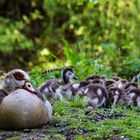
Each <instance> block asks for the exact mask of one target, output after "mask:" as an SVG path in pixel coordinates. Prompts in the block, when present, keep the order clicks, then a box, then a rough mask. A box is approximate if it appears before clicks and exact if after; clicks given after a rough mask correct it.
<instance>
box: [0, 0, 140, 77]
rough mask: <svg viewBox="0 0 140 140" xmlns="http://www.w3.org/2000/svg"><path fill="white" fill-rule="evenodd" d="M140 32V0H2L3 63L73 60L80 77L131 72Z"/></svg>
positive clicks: (138, 56)
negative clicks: (92, 74) (93, 74)
mask: <svg viewBox="0 0 140 140" xmlns="http://www.w3.org/2000/svg"><path fill="white" fill-rule="evenodd" d="M139 34H140V1H139V0H77V1H76V0H71V1H69V0H30V1H24V0H11V1H8V0H1V1H0V55H1V59H0V67H1V68H0V69H3V70H6V71H8V70H10V69H12V68H17V67H18V68H22V69H25V70H31V69H32V68H34V67H35V66H38V67H39V68H42V69H46V68H54V67H57V66H63V65H73V66H74V67H75V68H76V70H77V71H78V73H79V75H81V76H82V77H85V76H86V75H88V74H91V73H98V74H104V75H107V76H108V77H110V76H112V75H120V76H122V77H127V78H129V77H130V76H131V75H135V74H137V73H139V69H140V35H139ZM79 69H80V70H79Z"/></svg>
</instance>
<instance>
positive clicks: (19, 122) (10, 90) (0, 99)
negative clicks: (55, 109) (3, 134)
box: [0, 69, 52, 129]
mask: <svg viewBox="0 0 140 140" xmlns="http://www.w3.org/2000/svg"><path fill="white" fill-rule="evenodd" d="M29 81H30V78H29V75H28V74H27V73H26V72H24V71H23V70H20V69H14V70H12V71H10V72H9V73H8V74H7V75H6V77H5V78H4V81H3V82H2V83H1V85H0V129H24V128H34V127H37V126H40V125H42V124H44V123H47V122H48V121H49V120H50V119H51V115H52V107H51V104H50V103H49V102H48V101H43V99H42V97H41V95H40V93H39V92H38V91H37V90H36V89H34V88H33V87H32V85H31V84H30V83H29Z"/></svg>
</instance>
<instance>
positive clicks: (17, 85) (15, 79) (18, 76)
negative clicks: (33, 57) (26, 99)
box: [0, 69, 39, 95]
mask: <svg viewBox="0 0 140 140" xmlns="http://www.w3.org/2000/svg"><path fill="white" fill-rule="evenodd" d="M0 89H1V90H3V91H4V93H5V94H6V95H8V94H10V93H11V92H13V91H15V90H17V89H25V90H27V91H28V92H30V93H34V94H39V92H38V91H37V90H36V89H35V88H33V86H32V84H31V83H30V77H29V75H28V74H27V73H26V72H25V71H23V70H21V69H13V70H11V71H10V72H8V73H7V74H6V76H5V78H4V81H3V83H2V84H1V87H0Z"/></svg>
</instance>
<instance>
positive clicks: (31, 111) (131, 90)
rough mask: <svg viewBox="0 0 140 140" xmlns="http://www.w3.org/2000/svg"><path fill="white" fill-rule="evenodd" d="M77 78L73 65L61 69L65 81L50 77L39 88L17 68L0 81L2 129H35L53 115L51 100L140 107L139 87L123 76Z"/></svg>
mask: <svg viewBox="0 0 140 140" xmlns="http://www.w3.org/2000/svg"><path fill="white" fill-rule="evenodd" d="M74 79H77V76H76V75H75V74H74V72H73V69H72V68H71V67H67V68H65V69H64V70H63V72H62V80H58V79H49V80H48V79H47V80H46V81H45V82H44V83H42V84H41V85H40V86H39V87H38V88H34V87H33V86H32V84H31V83H30V77H29V75H28V74H27V73H26V72H25V71H23V70H21V69H14V70H11V71H10V72H8V73H7V74H6V75H5V77H4V80H3V81H2V83H1V84H0V129H25V128H34V127H37V126H40V125H42V124H45V123H47V122H48V121H50V120H51V118H52V106H51V104H50V102H49V101H48V100H49V99H52V100H60V101H62V100H63V99H64V98H65V99H70V98H73V97H76V96H80V97H81V98H85V99H86V100H87V102H88V104H89V105H91V106H93V107H102V106H107V105H111V106H112V107H115V106H116V105H117V104H125V105H127V106H132V105H135V106H140V87H139V86H138V84H137V83H134V82H129V81H128V80H126V79H122V78H120V77H112V78H111V79H107V78H106V77H105V76H99V75H95V74H94V75H90V76H88V77H87V78H85V80H83V81H78V82H74V81H73V80H74Z"/></svg>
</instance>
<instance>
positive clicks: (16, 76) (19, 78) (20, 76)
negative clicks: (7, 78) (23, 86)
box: [13, 72, 24, 80]
mask: <svg viewBox="0 0 140 140" xmlns="http://www.w3.org/2000/svg"><path fill="white" fill-rule="evenodd" d="M13 75H14V77H15V79H16V80H24V75H23V74H22V73H20V72H15V73H14V74H13Z"/></svg>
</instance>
